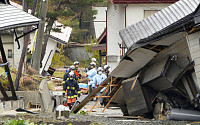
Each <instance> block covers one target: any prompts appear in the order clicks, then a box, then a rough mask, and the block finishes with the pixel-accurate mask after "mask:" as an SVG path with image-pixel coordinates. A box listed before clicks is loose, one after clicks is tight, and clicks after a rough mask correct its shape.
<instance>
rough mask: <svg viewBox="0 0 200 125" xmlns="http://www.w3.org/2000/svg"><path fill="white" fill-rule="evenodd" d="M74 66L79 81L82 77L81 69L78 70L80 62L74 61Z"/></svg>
mask: <svg viewBox="0 0 200 125" xmlns="http://www.w3.org/2000/svg"><path fill="white" fill-rule="evenodd" d="M74 66H75V70H74V73H75V74H76V78H77V80H78V82H79V79H80V74H79V71H78V66H79V62H78V61H76V62H74Z"/></svg>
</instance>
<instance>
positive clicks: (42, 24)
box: [33, 0, 48, 72]
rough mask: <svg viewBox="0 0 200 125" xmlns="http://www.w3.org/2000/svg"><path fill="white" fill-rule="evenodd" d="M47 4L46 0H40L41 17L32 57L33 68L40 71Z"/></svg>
mask: <svg viewBox="0 0 200 125" xmlns="http://www.w3.org/2000/svg"><path fill="white" fill-rule="evenodd" d="M47 5H48V0H41V4H40V13H39V18H40V19H41V21H40V24H39V30H38V35H37V40H36V46H35V51H34V57H33V68H34V69H35V70H36V71H38V72H39V71H40V59H41V53H42V45H43V41H44V27H45V20H46V14H47Z"/></svg>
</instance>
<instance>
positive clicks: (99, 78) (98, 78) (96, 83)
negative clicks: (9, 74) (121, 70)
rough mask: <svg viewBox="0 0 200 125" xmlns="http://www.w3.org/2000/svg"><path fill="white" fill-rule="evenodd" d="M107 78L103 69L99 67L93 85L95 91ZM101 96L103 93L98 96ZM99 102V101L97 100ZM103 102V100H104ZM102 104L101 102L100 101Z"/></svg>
mask: <svg viewBox="0 0 200 125" xmlns="http://www.w3.org/2000/svg"><path fill="white" fill-rule="evenodd" d="M106 78H107V76H106V75H105V74H104V73H103V68H101V67H99V68H98V74H96V75H95V76H94V78H93V84H92V87H93V89H94V86H95V89H96V88H98V87H99V85H101V83H102V82H103V81H104V80H105V79H106ZM98 95H99V96H100V95H101V93H99V94H98ZM96 100H97V99H96ZM102 101H103V100H102ZM100 103H101V100H100Z"/></svg>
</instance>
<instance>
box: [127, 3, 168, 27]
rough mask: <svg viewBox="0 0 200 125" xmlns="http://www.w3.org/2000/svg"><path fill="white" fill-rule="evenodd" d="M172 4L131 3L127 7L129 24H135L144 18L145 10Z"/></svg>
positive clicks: (157, 8)
mask: <svg viewBox="0 0 200 125" xmlns="http://www.w3.org/2000/svg"><path fill="white" fill-rule="evenodd" d="M169 5H170V4H130V5H128V6H127V8H126V17H127V19H126V21H127V22H126V23H127V26H130V25H132V24H135V23H137V22H139V21H141V20H143V19H144V17H145V14H144V12H145V11H148V10H158V11H159V10H161V9H163V8H166V7H167V6H169Z"/></svg>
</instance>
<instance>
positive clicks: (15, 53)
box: [1, 34, 24, 69]
mask: <svg viewBox="0 0 200 125" xmlns="http://www.w3.org/2000/svg"><path fill="white" fill-rule="evenodd" d="M20 35H21V34H18V36H20ZM1 37H2V41H3V46H4V50H5V54H6V58H7V60H8V61H10V62H11V63H10V65H11V66H12V68H15V69H17V68H18V65H19V61H20V57H21V52H22V48H23V45H24V38H21V39H19V42H20V49H18V44H17V42H15V36H14V35H13V34H2V35H1ZM9 49H10V50H12V58H8V50H9Z"/></svg>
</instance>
